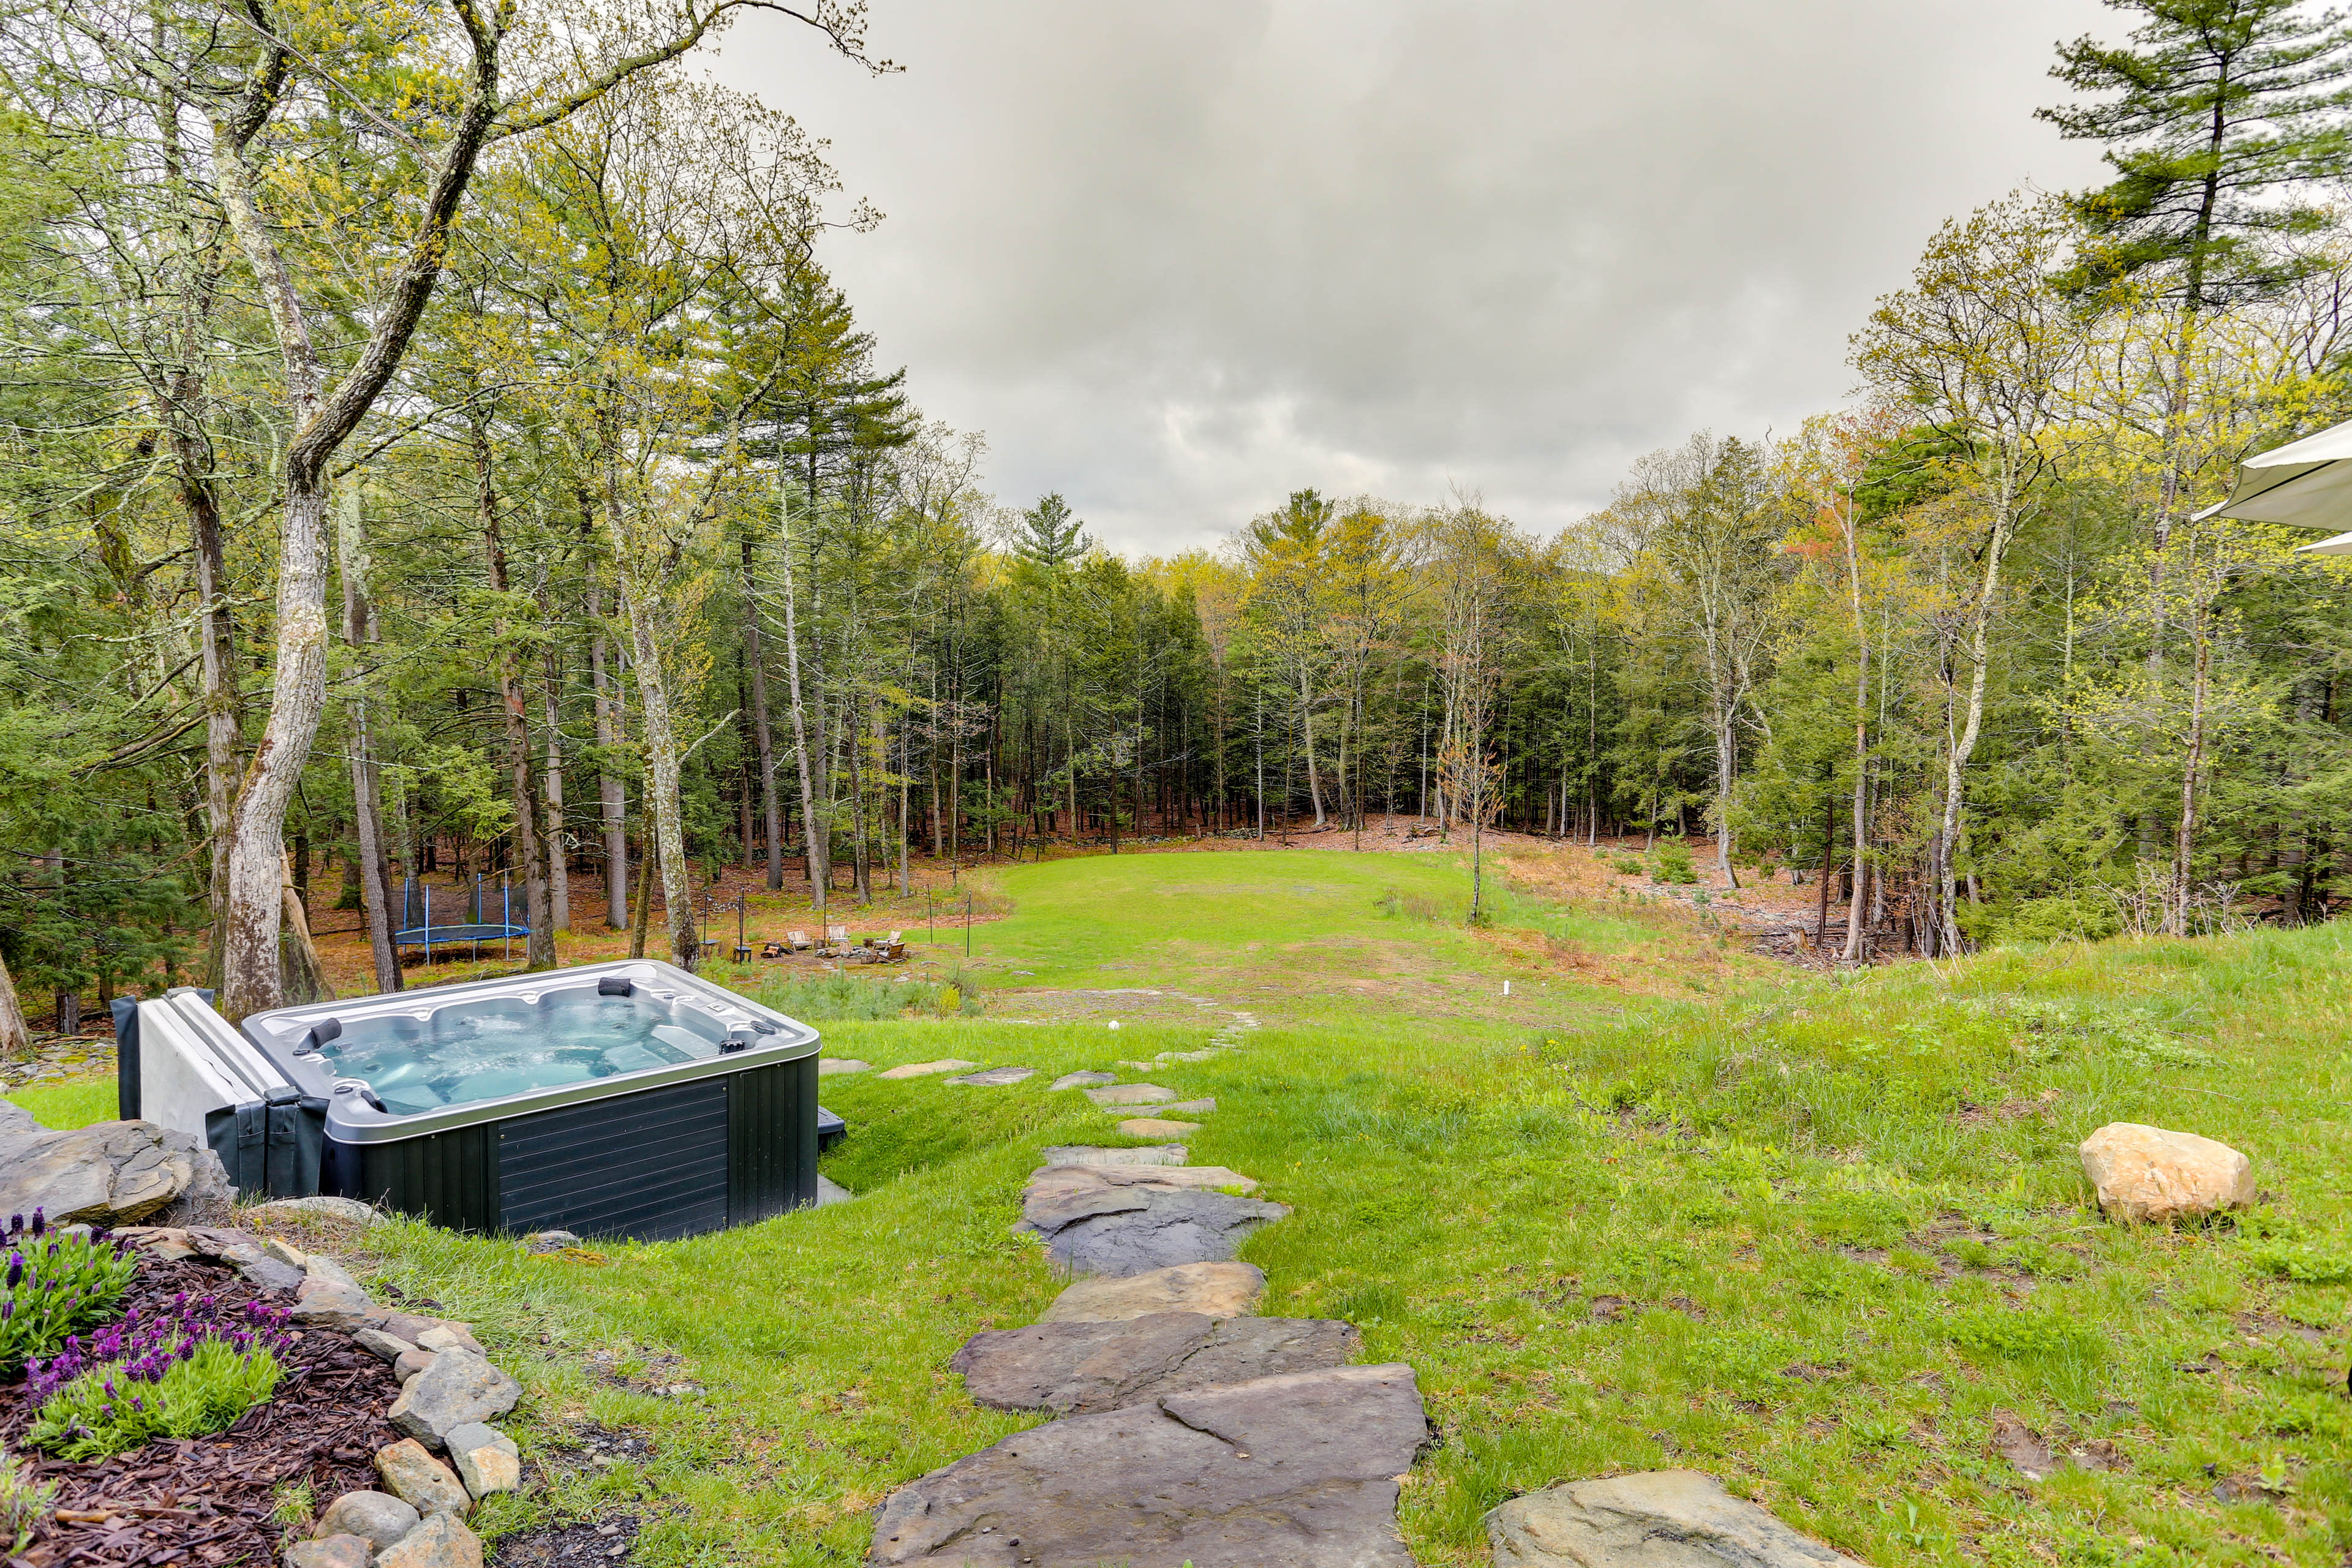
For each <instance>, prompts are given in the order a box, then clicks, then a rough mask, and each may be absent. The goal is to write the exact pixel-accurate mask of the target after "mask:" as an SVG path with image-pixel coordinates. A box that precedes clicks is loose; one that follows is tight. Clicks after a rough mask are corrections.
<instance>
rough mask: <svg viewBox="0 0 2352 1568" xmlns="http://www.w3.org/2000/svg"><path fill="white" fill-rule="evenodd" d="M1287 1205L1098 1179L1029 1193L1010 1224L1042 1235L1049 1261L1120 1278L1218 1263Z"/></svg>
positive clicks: (1079, 1271)
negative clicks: (1019, 1216)
mask: <svg viewBox="0 0 2352 1568" xmlns="http://www.w3.org/2000/svg"><path fill="white" fill-rule="evenodd" d="M1089 1174H1092V1173H1089ZM1289 1212H1290V1210H1289V1209H1288V1208H1286V1206H1284V1205H1281V1204H1272V1203H1266V1202H1264V1201H1262V1200H1260V1199H1257V1198H1246V1197H1236V1196H1234V1194H1229V1193H1220V1192H1203V1191H1199V1190H1195V1189H1188V1188H1177V1187H1171V1186H1163V1185H1144V1184H1113V1183H1110V1182H1108V1181H1102V1180H1099V1179H1098V1180H1097V1181H1094V1182H1092V1183H1089V1184H1087V1185H1085V1186H1083V1187H1077V1186H1073V1187H1070V1188H1067V1189H1066V1190H1062V1191H1058V1192H1055V1193H1053V1194H1048V1195H1045V1196H1042V1197H1039V1198H1036V1199H1033V1200H1032V1201H1031V1202H1030V1203H1029V1204H1028V1205H1027V1206H1026V1207H1025V1208H1024V1211H1023V1213H1024V1217H1023V1219H1022V1221H1021V1223H1020V1224H1019V1225H1018V1226H1015V1227H1014V1228H1015V1229H1019V1230H1024V1231H1029V1232H1033V1233H1034V1234H1035V1235H1037V1236H1040V1237H1044V1238H1045V1249H1046V1251H1047V1252H1048V1253H1049V1254H1050V1255H1051V1256H1052V1258H1053V1259H1054V1261H1055V1263H1056V1264H1059V1265H1060V1266H1061V1267H1062V1268H1066V1269H1068V1270H1069V1271H1070V1272H1071V1273H1073V1274H1107V1275H1110V1276H1112V1277H1114V1278H1120V1277H1124V1276H1126V1275H1129V1274H1142V1273H1146V1272H1148V1271H1150V1270H1151V1269H1154V1268H1173V1267H1175V1266H1176V1265H1178V1264H1181V1263H1220V1262H1223V1261H1224V1260H1225V1259H1226V1258H1231V1257H1232V1256H1233V1255H1234V1253H1235V1252H1236V1251H1237V1250H1239V1249H1240V1247H1241V1244H1242V1243H1243V1241H1244V1240H1245V1239H1247V1238H1248V1237H1249V1234H1250V1232H1252V1231H1254V1230H1255V1229H1256V1228H1257V1227H1258V1226H1262V1225H1266V1224H1269V1223H1271V1222H1272V1221H1275V1220H1278V1219H1280V1218H1282V1217H1283V1216H1284V1215H1287V1214H1288V1213H1289Z"/></svg>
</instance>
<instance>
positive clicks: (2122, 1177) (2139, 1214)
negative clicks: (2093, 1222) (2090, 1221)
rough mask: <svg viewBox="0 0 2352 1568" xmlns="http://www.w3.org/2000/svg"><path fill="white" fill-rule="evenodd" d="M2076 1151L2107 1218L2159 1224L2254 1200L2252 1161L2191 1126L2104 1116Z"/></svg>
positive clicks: (2085, 1175)
mask: <svg viewBox="0 0 2352 1568" xmlns="http://www.w3.org/2000/svg"><path fill="white" fill-rule="evenodd" d="M2077 1152H2079V1153H2080V1154H2081V1156H2082V1160H2083V1174H2084V1177H2086V1178H2087V1179H2088V1180H2089V1182H2090V1184H2091V1185H2092V1186H2093V1187H2094V1188H2095V1189H2096V1190H2097V1192H2098V1194H2099V1212H2100V1213H2102V1214H2104V1215H2106V1216H2107V1217H2108V1218H2110V1219H2121V1220H2147V1221H2149V1222H2151V1223H2154V1224H2158V1225H2163V1224H2168V1223H2169V1222H2171V1221H2173V1220H2176V1219H2196V1218H2199V1217H2201V1216H2203V1215H2209V1214H2212V1213H2214V1212H2216V1211H2218V1210H2221V1209H2227V1208H2244V1207H2246V1206H2247V1205H2251V1204H2252V1202H2253V1201H2254V1164H2253V1162H2252V1161H2251V1160H2249V1159H2247V1158H2246V1157H2245V1156H2244V1155H2243V1154H2241V1153H2239V1152H2237V1151H2236V1150H2235V1149H2232V1148H2231V1147H2230V1146H2229V1145H2228V1144H2227V1143H2216V1142H2214V1141H2213V1140H2212V1139H2210V1138H2200V1137H2199V1136H2198V1135H2197V1134H2196V1133H2194V1132H2173V1131H2167V1130H2166V1129H2164V1128H2161V1127H2144V1126H2141V1125H2140V1124H2139V1123H2137V1122H2136V1121H2110V1122H2108V1123H2107V1124H2106V1125H2105V1127H2102V1128H2100V1129H2099V1130H2098V1131H2096V1132H2094V1133H2092V1134H2091V1135H2090V1136H2089V1137H2088V1138H2085V1139H2084V1140H2083V1146H2082V1148H2081V1149H2080V1150H2079V1151H2077Z"/></svg>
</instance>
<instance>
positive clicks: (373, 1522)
mask: <svg viewBox="0 0 2352 1568" xmlns="http://www.w3.org/2000/svg"><path fill="white" fill-rule="evenodd" d="M421 1517H422V1516H421V1515H419V1514H418V1513H417V1511H416V1510H415V1507H414V1506H412V1505H410V1504H408V1503H404V1502H403V1501H401V1500H399V1499H398V1498H396V1497H394V1496H393V1495H392V1494H390V1493H389V1492H345V1493H344V1494H343V1495H342V1496H341V1497H339V1498H337V1499H336V1500H334V1501H332V1502H331V1503H329V1504H328V1505H327V1511H326V1512H324V1513H322V1514H320V1516H319V1527H318V1529H316V1530H315V1531H311V1533H312V1534H314V1535H316V1536H318V1537H319V1538H320V1539H321V1540H324V1539H325V1538H327V1537H328V1536H331V1535H356V1536H359V1537H361V1538H362V1539H363V1540H365V1541H366V1542H367V1544H368V1550H369V1551H371V1552H381V1551H383V1549H384V1548H385V1547H387V1546H389V1545H391V1544H392V1543H393V1542H395V1541H397V1540H399V1539H400V1538H401V1537H402V1536H404V1535H406V1534H407V1533H408V1532H409V1531H412V1530H415V1528H416V1521H417V1520H418V1519H419V1518H421Z"/></svg>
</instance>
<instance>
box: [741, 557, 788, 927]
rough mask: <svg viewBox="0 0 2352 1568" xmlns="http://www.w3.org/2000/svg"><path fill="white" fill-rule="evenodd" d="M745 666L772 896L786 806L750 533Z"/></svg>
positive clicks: (780, 876)
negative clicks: (779, 778) (781, 793)
mask: <svg viewBox="0 0 2352 1568" xmlns="http://www.w3.org/2000/svg"><path fill="white" fill-rule="evenodd" d="M786 548H787V549H789V548H791V546H790V545H787V546H786ZM743 662H744V663H745V664H747V665H749V666H751V738H752V742H753V743H754V744H755V745H757V746H758V748H759V752H760V813H761V819H762V821H763V823H764V825H765V826H766V828H767V831H768V891H770V892H776V891H778V890H780V889H782V887H783V885H784V803H783V802H782V800H781V799H779V798H778V797H777V795H776V744H775V736H774V731H773V730H772V727H771V726H770V725H769V723H768V661H767V658H766V657H765V651H764V650H763V649H762V647H761V643H760V600H759V585H758V584H757V583H756V582H755V581H754V579H753V576H752V571H751V532H750V531H749V530H746V531H744V534H743Z"/></svg>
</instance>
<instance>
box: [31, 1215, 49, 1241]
mask: <svg viewBox="0 0 2352 1568" xmlns="http://www.w3.org/2000/svg"><path fill="white" fill-rule="evenodd" d="M48 1228H49V1222H48V1220H47V1218H45V1217H43V1215H42V1213H41V1211H40V1210H39V1209H35V1210H34V1211H33V1234H34V1235H35V1236H39V1235H41V1234H42V1233H43V1232H45V1231H47V1229H48Z"/></svg>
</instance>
